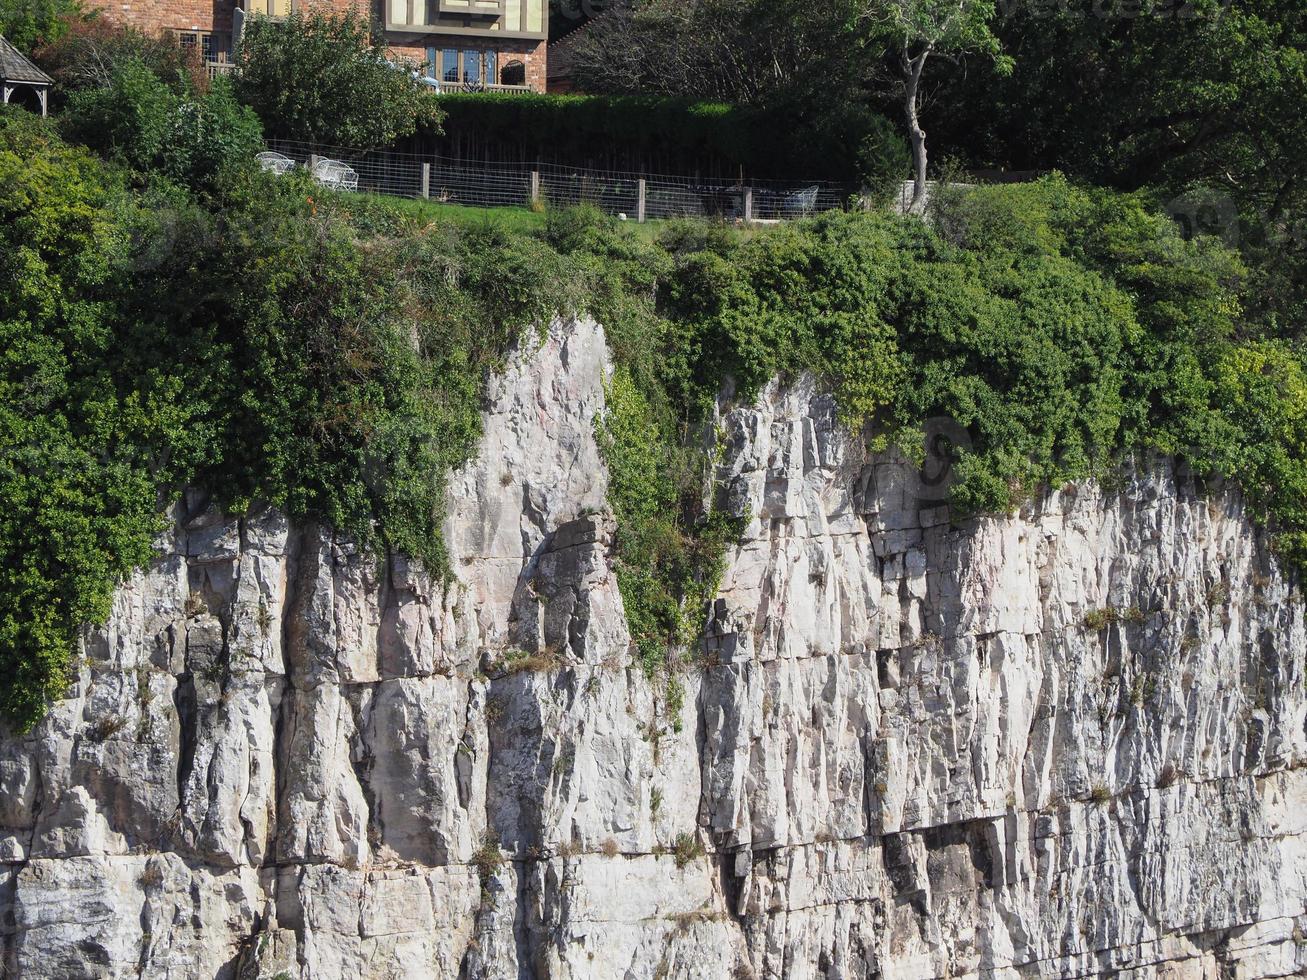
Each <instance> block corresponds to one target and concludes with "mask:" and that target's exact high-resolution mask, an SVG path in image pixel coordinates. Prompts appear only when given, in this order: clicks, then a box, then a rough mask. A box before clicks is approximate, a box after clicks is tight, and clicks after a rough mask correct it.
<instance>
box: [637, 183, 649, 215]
mask: <svg viewBox="0 0 1307 980" xmlns="http://www.w3.org/2000/svg"><path fill="white" fill-rule="evenodd" d="M648 191H649V185H648V184H646V183H645V179H644V178H643V177H641V178H640V180H639V181H638V182H637V184H636V199H635V220H636V221H638V222H640V224H644V219H645V215H646V213H647V211H648V201H649V193H648Z"/></svg>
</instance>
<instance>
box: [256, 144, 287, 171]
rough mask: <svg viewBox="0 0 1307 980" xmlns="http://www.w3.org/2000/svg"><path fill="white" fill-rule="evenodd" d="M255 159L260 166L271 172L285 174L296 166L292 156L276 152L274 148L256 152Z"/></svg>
mask: <svg viewBox="0 0 1307 980" xmlns="http://www.w3.org/2000/svg"><path fill="white" fill-rule="evenodd" d="M254 159H255V161H256V162H257V163H258V165H259V166H260V167H262V168H263V169H264V170H266V171H267V172H268V173H270V174H284V173H287V172H289V171H290V169H291V168H292V167H294V166H295V161H294V160H292V159H291V158H290V157H288V156H284V155H283V154H281V153H274V152H273V151H272V150H264V151H263V152H262V153H256V154H254Z"/></svg>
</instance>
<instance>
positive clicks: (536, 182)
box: [531, 170, 540, 204]
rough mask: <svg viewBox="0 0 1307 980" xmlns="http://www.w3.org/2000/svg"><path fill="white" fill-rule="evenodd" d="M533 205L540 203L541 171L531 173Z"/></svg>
mask: <svg viewBox="0 0 1307 980" xmlns="http://www.w3.org/2000/svg"><path fill="white" fill-rule="evenodd" d="M531 203H532V204H539V203H540V171H539V170H532V171H531Z"/></svg>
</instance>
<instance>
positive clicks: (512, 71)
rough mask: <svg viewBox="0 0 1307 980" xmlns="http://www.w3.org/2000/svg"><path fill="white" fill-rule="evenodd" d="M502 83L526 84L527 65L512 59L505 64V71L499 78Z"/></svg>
mask: <svg viewBox="0 0 1307 980" xmlns="http://www.w3.org/2000/svg"><path fill="white" fill-rule="evenodd" d="M499 84H500V85H525V84H526V65H524V64H522V62H520V61H510V62H509V63H508V64H506V65H504V72H503V74H502V75H501V76H500V78H499Z"/></svg>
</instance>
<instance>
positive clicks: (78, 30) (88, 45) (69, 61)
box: [33, 17, 209, 99]
mask: <svg viewBox="0 0 1307 980" xmlns="http://www.w3.org/2000/svg"><path fill="white" fill-rule="evenodd" d="M66 27H67V30H65V31H63V32H62V33H61V34H59V35H58V37H57V38H55V39H54V40H51V41H47V42H46V43H44V44H42V45H41V46H40V47H38V48H37V49H36V51H35V52H34V54H33V59H34V60H35V61H36V63H37V64H38V65H39V66H40V67H41V68H42V69H43V70H44V71H45V72H46V74H48V75H49V76H50V77H51V78H53V79H54V81H55V95H56V97H57V98H58V99H62V98H63V97H66V96H67V95H68V94H70V93H72V92H76V91H78V90H81V89H87V88H101V87H106V86H109V85H111V84H112V83H113V78H114V75H115V74H116V73H117V72H118V70H119V69H120V68H121V67H122V66H123V65H125V64H126V63H127V62H129V61H135V62H140V63H141V64H144V65H145V67H147V68H149V69H150V71H152V72H153V73H154V74H155V75H157V76H158V77H159V78H160V79H162V80H163V81H164V82H166V83H167V84H168V85H169V86H170V87H171V88H173V89H174V90H175V91H177V92H179V93H180V92H182V91H184V90H186V89H191V90H194V91H198V92H204V91H206V90H207V88H208V84H209V80H208V76H207V75H206V73H205V71H204V64H203V61H202V60H201V55H200V51H199V49H197V48H191V49H189V50H188V49H185V48H183V47H181V45H179V44H178V43H177V39H176V37H175V36H172V35H169V34H162V35H151V34H146V33H145V32H144V31H140V30H137V29H136V28H133V27H121V26H118V25H116V24H113V23H110V21H109V20H108V19H107V18H104V17H92V18H89V19H74V20H69V21H67V22H66Z"/></svg>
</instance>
